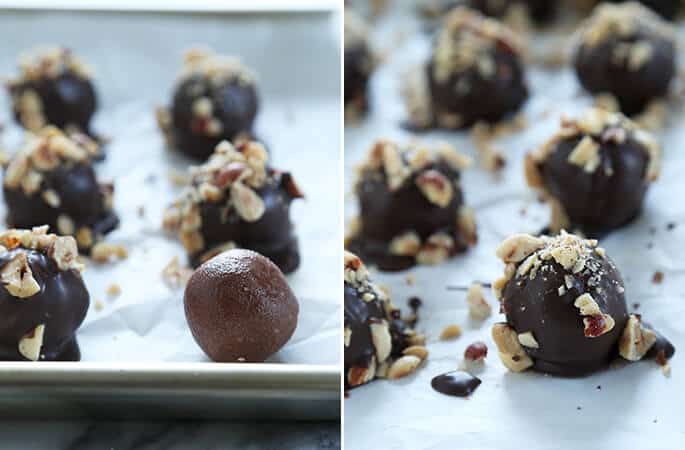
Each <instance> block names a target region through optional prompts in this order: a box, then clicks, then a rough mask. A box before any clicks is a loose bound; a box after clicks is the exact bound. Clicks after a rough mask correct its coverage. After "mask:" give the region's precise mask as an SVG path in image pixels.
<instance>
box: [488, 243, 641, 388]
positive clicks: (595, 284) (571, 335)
mask: <svg viewBox="0 0 685 450" xmlns="http://www.w3.org/2000/svg"><path fill="white" fill-rule="evenodd" d="M497 256H498V257H499V258H500V259H501V260H502V261H503V262H504V263H505V264H507V266H506V269H505V274H504V277H503V278H501V279H499V280H497V281H496V282H495V284H494V290H495V294H496V295H497V298H498V299H499V300H500V304H501V310H502V312H504V314H505V315H506V318H507V322H506V324H496V325H495V326H494V328H493V338H494V340H495V343H496V344H497V347H498V350H499V356H500V358H501V359H502V362H503V363H504V364H505V366H507V367H508V368H509V369H511V370H514V371H521V370H525V369H526V368H529V367H533V368H534V369H535V370H538V371H541V372H546V373H551V374H556V375H563V376H579V375H585V374H588V373H590V372H593V371H595V370H598V369H600V368H603V367H606V366H607V365H608V364H609V362H610V361H611V360H612V359H613V358H614V357H615V356H617V355H618V354H619V340H620V339H621V336H622V334H623V332H624V329H625V328H626V325H628V318H629V317H628V311H627V307H626V300H625V296H624V284H623V280H622V279H621V275H620V273H619V272H618V270H617V268H616V266H615V264H614V262H613V261H612V260H611V259H610V258H609V257H608V256H607V255H606V253H605V251H604V249H602V248H601V247H598V246H597V241H594V240H584V239H581V238H579V237H577V236H575V235H571V234H567V233H565V232H562V233H561V234H560V235H558V236H556V237H547V236H542V237H534V236H530V235H524V234H521V235H514V236H511V237H509V238H508V239H506V240H505V241H504V242H502V244H501V245H500V247H499V248H498V250H497ZM629 332H630V331H629ZM638 359H639V358H638Z"/></svg>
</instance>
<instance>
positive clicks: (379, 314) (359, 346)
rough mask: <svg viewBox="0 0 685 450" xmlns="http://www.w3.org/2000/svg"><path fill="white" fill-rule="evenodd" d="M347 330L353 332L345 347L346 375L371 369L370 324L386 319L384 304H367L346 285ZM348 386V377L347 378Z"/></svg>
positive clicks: (378, 302)
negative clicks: (361, 369)
mask: <svg viewBox="0 0 685 450" xmlns="http://www.w3.org/2000/svg"><path fill="white" fill-rule="evenodd" d="M344 290H345V328H346V329H349V330H350V332H351V335H350V342H349V345H347V346H345V373H346V374H347V373H348V371H349V369H350V368H351V367H365V368H366V367H369V364H371V360H372V358H373V355H374V354H375V348H374V346H373V340H372V339H371V330H370V328H369V326H370V324H371V323H373V322H374V321H379V320H383V319H385V311H384V308H383V304H382V303H381V302H380V301H378V300H372V301H370V302H366V301H364V300H362V299H361V298H360V296H359V292H358V291H357V289H356V288H355V287H354V286H352V285H350V284H348V283H345V288H344ZM345 385H346V387H349V386H348V385H347V377H346V378H345Z"/></svg>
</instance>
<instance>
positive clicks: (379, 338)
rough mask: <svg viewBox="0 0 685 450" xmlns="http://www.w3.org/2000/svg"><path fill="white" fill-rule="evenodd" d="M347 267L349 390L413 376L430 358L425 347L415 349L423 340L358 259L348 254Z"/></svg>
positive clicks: (346, 366)
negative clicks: (372, 279) (419, 366)
mask: <svg viewBox="0 0 685 450" xmlns="http://www.w3.org/2000/svg"><path fill="white" fill-rule="evenodd" d="M344 264H345V269H344V270H345V287H344V289H345V388H353V387H355V386H360V385H362V384H365V383H368V382H369V381H372V380H374V379H375V378H385V377H388V378H399V377H401V376H404V375H407V374H409V373H410V372H412V371H413V370H415V369H416V368H417V367H418V365H419V364H420V363H421V361H422V359H423V358H425V356H426V355H427V351H425V347H422V346H421V345H413V346H412V344H416V343H418V342H420V341H421V336H418V335H417V334H416V332H415V331H414V330H412V329H411V328H410V327H409V326H408V324H407V323H406V322H405V321H404V320H402V319H401V318H400V310H399V309H398V308H396V307H395V306H393V304H392V303H391V302H390V299H389V298H388V296H387V295H386V294H385V293H384V292H383V291H382V290H381V289H380V288H379V287H378V286H377V285H376V284H374V283H373V282H372V281H371V280H370V279H369V273H368V271H367V269H366V267H365V266H364V264H363V263H362V261H361V260H360V259H359V258H358V257H357V256H356V255H354V254H352V253H349V252H345V262H344ZM410 346H411V347H410ZM410 349H412V351H407V350H410ZM421 350H423V351H421ZM403 354H404V356H402V355H403Z"/></svg>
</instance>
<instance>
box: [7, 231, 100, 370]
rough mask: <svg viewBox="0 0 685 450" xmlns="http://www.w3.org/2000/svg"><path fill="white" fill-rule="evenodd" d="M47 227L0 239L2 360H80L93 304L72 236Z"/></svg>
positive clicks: (13, 233) (17, 232)
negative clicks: (81, 336)
mask: <svg viewBox="0 0 685 450" xmlns="http://www.w3.org/2000/svg"><path fill="white" fill-rule="evenodd" d="M47 230H48V227H47V226H43V227H37V228H34V229H33V230H8V231H5V232H3V233H1V234H0V282H1V286H0V317H1V319H0V360H3V361H26V360H29V361H39V360H40V361H78V360H80V359H81V352H80V351H79V347H78V344H77V342H76V330H77V329H78V327H79V326H80V325H81V323H82V322H83V319H84V318H85V317H86V312H87V311H88V306H89V304H90V296H89V295H88V290H87V289H86V286H85V284H84V282H83V279H82V278H81V271H82V270H83V266H82V265H81V264H80V263H79V262H78V261H77V259H76V257H77V255H78V252H77V249H76V242H75V241H74V238H72V237H57V236H56V235H54V234H47Z"/></svg>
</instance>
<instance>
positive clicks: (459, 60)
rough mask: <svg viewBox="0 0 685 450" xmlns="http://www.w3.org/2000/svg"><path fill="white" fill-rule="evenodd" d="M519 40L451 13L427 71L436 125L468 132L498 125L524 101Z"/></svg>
mask: <svg viewBox="0 0 685 450" xmlns="http://www.w3.org/2000/svg"><path fill="white" fill-rule="evenodd" d="M520 53H521V50H520V43H519V39H518V36H517V35H516V34H515V33H514V32H513V31H511V30H509V29H508V28H507V27H506V26H504V25H502V24H500V23H499V22H497V21H495V20H493V19H489V18H485V17H483V16H482V15H480V14H478V13H476V12H474V11H471V10H468V9H466V8H457V9H455V10H454V11H452V12H451V13H450V14H449V16H448V17H447V19H446V21H445V26H444V28H443V29H442V30H441V31H440V32H439V33H438V35H437V38H436V40H435V44H434V47H433V55H432V58H431V60H430V62H429V63H428V65H427V68H426V70H427V75H428V87H429V92H430V97H431V102H432V105H433V106H432V109H433V116H434V121H435V122H436V124H437V125H438V126H440V127H443V128H450V129H454V128H467V127H470V126H472V125H473V124H475V123H476V122H479V121H484V122H489V123H493V122H498V121H500V120H502V119H504V118H506V117H507V116H509V115H511V114H513V113H515V112H516V111H518V110H519V109H520V108H521V106H522V105H523V103H524V102H525V101H526V99H527V98H528V88H527V86H526V80H525V74H524V67H523V62H522V60H521V55H520Z"/></svg>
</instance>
